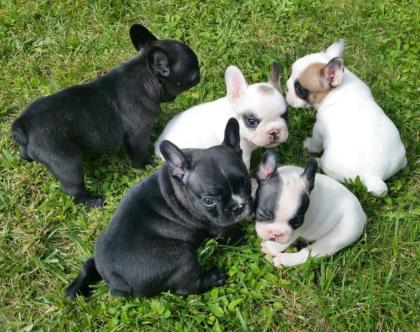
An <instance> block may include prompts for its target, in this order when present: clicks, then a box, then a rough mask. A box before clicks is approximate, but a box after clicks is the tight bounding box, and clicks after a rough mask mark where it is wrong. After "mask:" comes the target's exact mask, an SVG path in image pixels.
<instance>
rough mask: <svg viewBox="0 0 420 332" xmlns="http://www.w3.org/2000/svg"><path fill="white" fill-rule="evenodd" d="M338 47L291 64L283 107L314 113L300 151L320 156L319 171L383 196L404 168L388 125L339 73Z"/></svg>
mask: <svg viewBox="0 0 420 332" xmlns="http://www.w3.org/2000/svg"><path fill="white" fill-rule="evenodd" d="M343 51H344V42H343V41H342V40H340V41H338V42H336V43H334V44H332V45H331V46H330V47H329V48H328V49H327V50H326V51H325V52H320V53H313V54H309V55H307V56H305V57H303V58H301V59H299V60H297V61H296V62H295V63H294V64H293V66H292V73H291V76H290V78H289V79H288V81H287V96H286V99H287V102H288V103H289V104H290V105H291V106H293V107H306V108H307V107H314V108H315V109H316V110H317V115H316V122H315V125H314V127H313V132H312V137H309V138H307V139H306V140H305V141H304V146H305V147H306V148H307V149H308V150H309V151H310V152H312V153H321V152H322V156H321V158H320V159H319V162H320V166H321V168H322V170H323V171H324V172H325V173H326V174H328V175H329V176H331V177H333V178H335V179H337V180H339V181H344V180H345V179H351V180H354V179H355V178H356V177H357V176H360V179H361V181H362V183H363V184H364V185H365V186H366V188H367V190H368V191H370V192H372V193H373V194H374V195H381V194H384V193H386V192H387V190H388V187H387V185H386V184H385V182H384V181H385V180H386V179H388V178H389V177H391V176H392V175H394V174H395V173H397V172H398V171H399V170H400V169H402V168H404V167H405V166H406V164H407V159H406V156H405V148H404V145H403V144H402V142H401V138H400V134H399V132H398V129H397V128H396V127H395V125H394V123H393V122H392V121H391V120H390V119H389V118H388V117H387V116H386V114H385V113H384V112H383V110H382V109H381V108H380V107H379V106H378V104H377V103H376V102H375V99H374V98H373V96H372V94H371V91H370V89H369V87H368V86H367V85H366V84H365V83H364V82H363V81H362V80H360V79H359V78H358V77H357V76H356V75H354V74H353V73H352V72H351V71H349V70H348V69H347V68H345V67H344V62H343V59H342V55H343Z"/></svg>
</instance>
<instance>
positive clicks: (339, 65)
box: [323, 57, 344, 88]
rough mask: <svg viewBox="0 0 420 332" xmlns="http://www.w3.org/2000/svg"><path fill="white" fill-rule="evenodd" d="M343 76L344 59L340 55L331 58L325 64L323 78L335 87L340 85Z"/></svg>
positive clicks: (330, 85)
mask: <svg viewBox="0 0 420 332" xmlns="http://www.w3.org/2000/svg"><path fill="white" fill-rule="evenodd" d="M343 76H344V61H343V59H342V58H340V57H336V58H332V59H331V60H330V62H328V63H327V64H326V65H325V68H324V73H323V79H324V80H325V81H326V84H328V86H329V87H332V88H335V87H337V86H339V85H340V83H341V81H342V80H343Z"/></svg>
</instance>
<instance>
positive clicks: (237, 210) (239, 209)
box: [232, 204, 245, 216]
mask: <svg viewBox="0 0 420 332" xmlns="http://www.w3.org/2000/svg"><path fill="white" fill-rule="evenodd" d="M244 206H245V205H244V204H239V205H237V206H235V207H234V208H233V210H232V213H233V214H234V215H235V216H239V215H240V214H241V213H242V212H243V210H244Z"/></svg>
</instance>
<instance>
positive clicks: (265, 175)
mask: <svg viewBox="0 0 420 332" xmlns="http://www.w3.org/2000/svg"><path fill="white" fill-rule="evenodd" d="M274 176H277V151H276V150H274V149H270V150H267V151H266V152H265V153H264V156H263V158H262V160H261V162H260V166H258V171H257V179H258V181H267V180H269V179H271V178H272V177H274Z"/></svg>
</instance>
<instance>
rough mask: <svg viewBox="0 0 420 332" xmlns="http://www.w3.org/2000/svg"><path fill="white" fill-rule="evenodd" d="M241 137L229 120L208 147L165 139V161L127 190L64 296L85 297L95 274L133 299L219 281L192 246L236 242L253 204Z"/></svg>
mask: <svg viewBox="0 0 420 332" xmlns="http://www.w3.org/2000/svg"><path fill="white" fill-rule="evenodd" d="M239 143H240V141H239V124H238V122H237V121H236V120H235V119H231V120H229V121H228V123H227V126H226V130H225V137H224V141H223V143H222V144H221V145H217V146H214V147H212V148H209V149H205V150H202V149H188V150H183V151H182V150H180V149H178V148H177V147H176V146H175V145H174V144H172V143H170V142H169V141H163V142H162V143H161V151H162V154H163V155H164V156H165V160H166V164H165V165H164V166H163V167H161V168H160V169H159V170H158V171H157V172H155V173H153V174H152V175H151V176H149V177H148V178H146V179H144V180H143V181H142V182H141V183H139V184H137V185H136V186H135V187H134V188H132V189H131V190H130V191H129V192H128V193H127V195H126V196H125V197H124V199H123V200H122V202H121V204H120V206H119V207H118V209H117V211H116V212H115V215H114V217H113V218H112V221H111V223H110V225H109V227H108V228H107V229H106V230H105V231H104V232H103V233H102V234H101V236H100V237H99V239H98V241H97V242H96V245H95V252H94V257H93V258H91V259H89V260H88V261H87V262H86V263H85V265H84V267H83V270H82V272H81V273H80V275H79V277H78V278H77V279H76V280H75V281H74V282H73V283H72V284H71V285H70V286H69V287H68V288H67V290H66V295H67V296H68V297H70V298H72V299H74V298H75V297H76V295H77V294H82V295H85V296H88V295H89V294H90V292H91V291H92V290H91V289H90V285H91V284H93V283H95V282H98V281H99V280H101V279H104V280H105V281H106V283H107V284H108V286H109V288H110V291H111V293H112V294H113V295H119V296H129V295H132V296H137V297H147V296H153V295H156V294H158V293H160V292H162V291H167V290H171V291H174V292H176V293H178V294H182V295H187V294H191V293H202V292H205V291H207V290H209V289H211V288H212V287H215V286H220V285H223V284H224V283H225V281H226V279H227V276H226V274H225V273H224V272H223V271H222V270H220V269H217V268H213V269H210V270H208V271H206V272H202V271H201V269H200V267H199V264H198V260H197V254H196V250H197V248H198V246H200V245H201V244H202V243H203V241H204V240H205V239H206V238H209V237H216V238H219V237H222V238H231V239H232V240H233V242H235V241H237V240H238V239H240V238H241V236H242V235H243V232H242V231H241V230H240V229H239V228H238V227H237V226H236V225H234V224H235V223H237V222H238V221H240V220H241V219H242V218H243V217H246V216H248V215H249V214H250V213H251V212H252V210H253V203H252V198H251V183H250V177H249V174H248V171H247V169H246V167H245V164H244V163H243V161H242V158H241V149H240V145H239Z"/></svg>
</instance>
